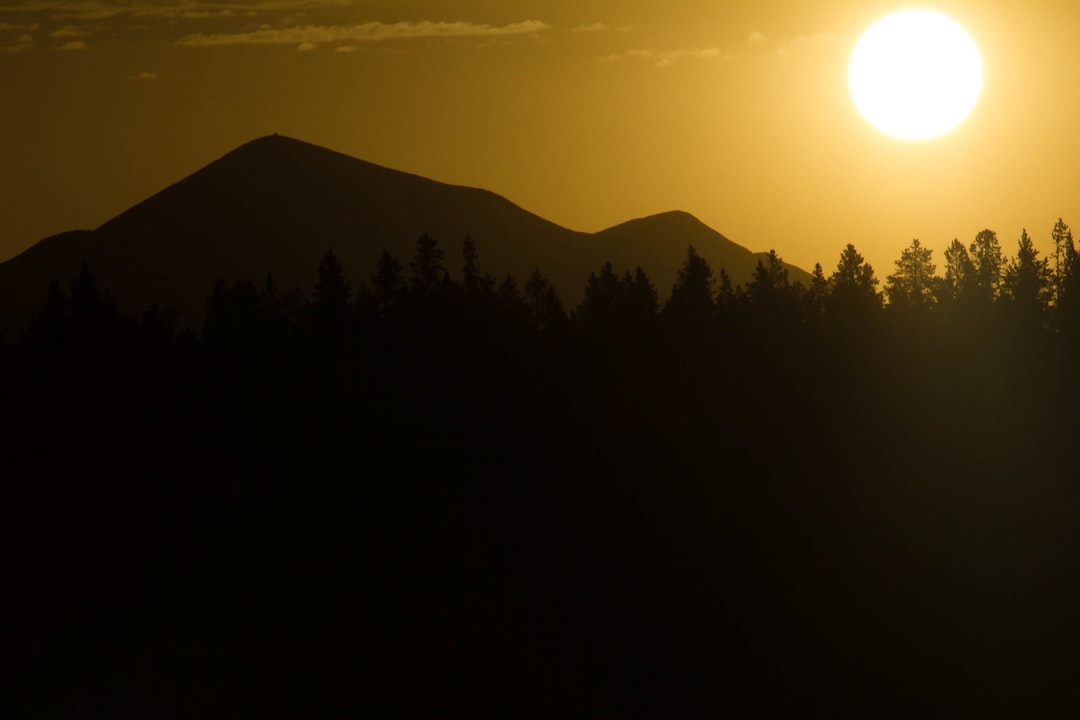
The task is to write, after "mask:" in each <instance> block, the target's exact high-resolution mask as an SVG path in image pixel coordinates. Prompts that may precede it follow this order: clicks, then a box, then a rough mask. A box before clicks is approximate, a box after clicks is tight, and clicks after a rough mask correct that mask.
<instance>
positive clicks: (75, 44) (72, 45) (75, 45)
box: [60, 40, 86, 50]
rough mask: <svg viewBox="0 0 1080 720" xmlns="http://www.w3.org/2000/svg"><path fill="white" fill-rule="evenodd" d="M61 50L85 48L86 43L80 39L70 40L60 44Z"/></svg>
mask: <svg viewBox="0 0 1080 720" xmlns="http://www.w3.org/2000/svg"><path fill="white" fill-rule="evenodd" d="M60 49H61V50H85V49H86V43H85V42H83V41H82V40H72V41H70V42H66V43H64V44H63V45H61V46H60Z"/></svg>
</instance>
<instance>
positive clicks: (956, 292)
mask: <svg viewBox="0 0 1080 720" xmlns="http://www.w3.org/2000/svg"><path fill="white" fill-rule="evenodd" d="M976 292H977V289H976V277H975V263H973V262H972V261H971V256H970V255H969V254H968V251H967V248H966V247H964V244H963V243H962V242H960V241H959V240H957V239H955V238H954V239H953V241H952V243H950V244H949V247H948V248H947V249H946V250H945V280H944V282H943V283H942V286H941V292H940V293H939V295H940V297H939V299H940V300H942V301H945V302H949V303H959V302H964V301H967V300H970V299H971V298H972V297H973V296H974V295H975V293H976Z"/></svg>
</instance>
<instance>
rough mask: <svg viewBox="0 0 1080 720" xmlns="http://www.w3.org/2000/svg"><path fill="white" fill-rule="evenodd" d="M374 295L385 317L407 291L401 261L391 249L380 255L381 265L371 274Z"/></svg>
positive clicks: (377, 306)
mask: <svg viewBox="0 0 1080 720" xmlns="http://www.w3.org/2000/svg"><path fill="white" fill-rule="evenodd" d="M371 287H372V296H373V298H374V300H375V306H376V308H378V311H379V313H380V314H381V315H382V316H383V317H385V316H386V315H387V314H389V313H390V311H391V310H392V309H393V308H394V307H396V306H397V304H398V303H399V302H400V301H401V298H402V295H403V293H404V291H405V279H404V278H403V277H402V275H401V263H399V262H398V261H397V258H395V257H394V256H393V255H392V254H391V253H390V251H389V250H383V253H382V255H381V256H379V267H378V269H377V270H376V271H375V274H374V275H372V276H371Z"/></svg>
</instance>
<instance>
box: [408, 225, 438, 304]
mask: <svg viewBox="0 0 1080 720" xmlns="http://www.w3.org/2000/svg"><path fill="white" fill-rule="evenodd" d="M445 259H446V251H445V250H443V249H442V248H441V247H439V246H438V244H437V243H436V242H435V239H434V238H432V237H431V236H430V235H428V234H427V233H424V234H423V235H421V236H420V238H419V239H418V240H417V241H416V254H415V255H414V256H413V259H412V260H411V261H410V262H409V267H410V268H412V273H413V276H412V290H413V292H415V293H421V294H423V293H429V292H433V291H434V290H435V289H436V288H437V287H439V286H440V285H441V284H442V283H443V282H445V281H446V279H447V275H446V267H445V266H444V265H443V261H444V260H445Z"/></svg>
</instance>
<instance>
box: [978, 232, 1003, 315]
mask: <svg viewBox="0 0 1080 720" xmlns="http://www.w3.org/2000/svg"><path fill="white" fill-rule="evenodd" d="M971 262H972V264H973V265H974V267H975V282H974V286H975V290H976V294H977V297H978V299H979V300H981V301H982V302H991V301H993V300H995V299H996V298H997V295H998V291H999V289H1000V287H1001V272H1002V270H1003V269H1004V267H1005V261H1004V257H1003V255H1002V253H1001V243H1000V242H998V238H997V233H995V232H994V231H993V230H983V231H981V232H979V234H978V235H976V236H975V240H973V241H972V243H971Z"/></svg>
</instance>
